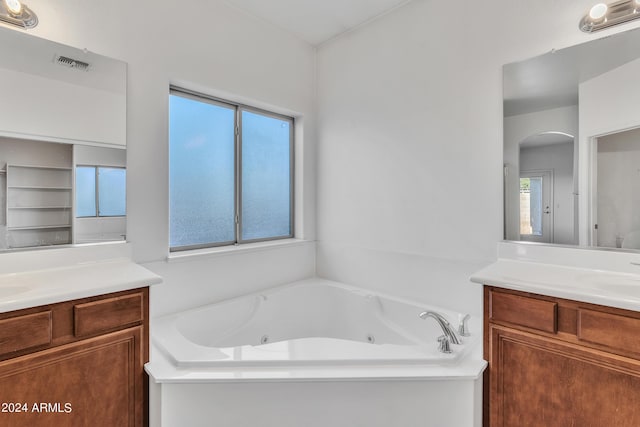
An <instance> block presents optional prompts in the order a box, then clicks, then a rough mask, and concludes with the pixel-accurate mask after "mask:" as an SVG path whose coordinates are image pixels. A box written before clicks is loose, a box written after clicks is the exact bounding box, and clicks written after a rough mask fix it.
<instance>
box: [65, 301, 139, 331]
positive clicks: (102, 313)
mask: <svg viewBox="0 0 640 427" xmlns="http://www.w3.org/2000/svg"><path fill="white" fill-rule="evenodd" d="M73 315H74V334H75V336H76V337H82V336H88V335H94V334H97V333H100V332H104V331H109V330H114V329H118V328H122V327H125V326H132V325H135V324H139V323H140V322H142V319H143V315H144V306H143V298H142V293H137V294H133V295H125V296H121V297H114V298H107V299H104V300H100V301H93V302H88V303H84V304H76V305H75V306H74V307H73Z"/></svg>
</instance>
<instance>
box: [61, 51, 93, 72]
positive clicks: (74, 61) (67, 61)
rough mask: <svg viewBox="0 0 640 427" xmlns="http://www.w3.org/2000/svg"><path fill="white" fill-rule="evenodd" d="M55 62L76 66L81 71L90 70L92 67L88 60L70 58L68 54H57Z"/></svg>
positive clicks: (71, 66) (70, 66) (66, 65)
mask: <svg viewBox="0 0 640 427" xmlns="http://www.w3.org/2000/svg"><path fill="white" fill-rule="evenodd" d="M55 62H56V63H57V64H60V65H64V66H65V67H69V68H75V69H76V70H80V71H89V68H91V64H89V63H88V62H83V61H80V60H78V59H73V58H69V57H68V56H62V55H56V60H55Z"/></svg>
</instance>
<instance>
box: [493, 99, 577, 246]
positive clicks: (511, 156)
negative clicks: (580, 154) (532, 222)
mask: <svg viewBox="0 0 640 427" xmlns="http://www.w3.org/2000/svg"><path fill="white" fill-rule="evenodd" d="M543 132H563V133H566V134H569V135H573V136H574V137H576V136H577V135H578V106H577V105H576V106H570V107H560V108H552V109H550V110H544V111H536V112H534V113H528V114H519V115H516V116H510V117H505V118H504V156H503V162H504V165H505V166H506V168H507V172H506V176H505V179H504V188H505V215H506V220H505V231H506V233H505V237H506V238H507V240H520V228H519V227H520V221H519V219H520V169H521V168H520V165H519V162H520V143H521V142H522V141H524V140H525V139H526V138H528V137H530V136H533V135H538V134H541V133H543ZM543 169H544V168H543ZM572 169H573V166H572ZM572 192H574V190H573V189H572ZM571 211H572V215H573V212H574V209H573V207H572V209H571ZM571 221H572V223H573V219H571ZM573 231H574V230H571V233H573ZM571 241H572V242H573V236H572V238H571ZM558 243H559V242H558Z"/></svg>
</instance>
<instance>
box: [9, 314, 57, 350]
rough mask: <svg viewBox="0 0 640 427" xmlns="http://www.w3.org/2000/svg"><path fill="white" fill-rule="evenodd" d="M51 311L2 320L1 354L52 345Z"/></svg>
mask: <svg viewBox="0 0 640 427" xmlns="http://www.w3.org/2000/svg"><path fill="white" fill-rule="evenodd" d="M51 330H52V326H51V311H43V312H42V313H35V314H27V315H24V316H18V317H11V318H9V319H4V320H0V354H6V353H12V352H16V351H20V350H26V349H28V348H33V347H39V346H46V345H49V344H51Z"/></svg>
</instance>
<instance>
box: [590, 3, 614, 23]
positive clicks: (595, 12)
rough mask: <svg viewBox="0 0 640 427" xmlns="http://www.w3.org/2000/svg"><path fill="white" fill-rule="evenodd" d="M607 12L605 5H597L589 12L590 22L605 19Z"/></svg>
mask: <svg viewBox="0 0 640 427" xmlns="http://www.w3.org/2000/svg"><path fill="white" fill-rule="evenodd" d="M607 10H609V8H608V7H607V5H606V4H604V3H598V4H597V5H595V6H593V7H592V8H591V10H590V11H589V18H591V20H592V21H599V20H601V19H602V18H604V17H605V15H606V14H607Z"/></svg>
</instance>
